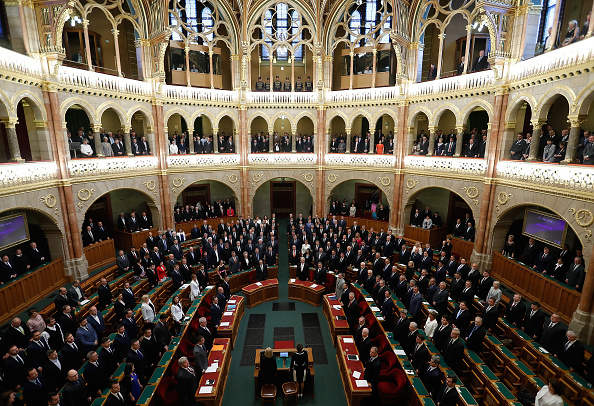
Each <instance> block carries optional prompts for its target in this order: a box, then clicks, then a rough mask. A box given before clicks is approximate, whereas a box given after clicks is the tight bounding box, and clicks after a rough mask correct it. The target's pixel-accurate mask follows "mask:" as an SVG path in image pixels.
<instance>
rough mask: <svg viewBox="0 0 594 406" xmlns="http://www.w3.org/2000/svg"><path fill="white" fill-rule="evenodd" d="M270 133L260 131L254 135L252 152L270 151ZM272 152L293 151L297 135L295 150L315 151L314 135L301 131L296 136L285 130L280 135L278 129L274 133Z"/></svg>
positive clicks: (302, 151) (299, 151)
mask: <svg viewBox="0 0 594 406" xmlns="http://www.w3.org/2000/svg"><path fill="white" fill-rule="evenodd" d="M270 137H271V135H270V134H264V133H261V132H260V133H258V134H256V135H254V136H253V138H252V140H251V149H250V151H251V153H252V154H258V153H264V152H270ZM272 137H273V138H272V152H293V144H292V143H293V139H292V137H295V152H298V153H313V152H314V146H315V145H314V144H315V143H314V139H315V137H314V135H308V134H304V135H301V133H298V134H295V135H294V136H291V135H289V133H287V132H285V133H284V134H283V135H279V134H278V132H277V131H275V132H274V133H273V134H272Z"/></svg>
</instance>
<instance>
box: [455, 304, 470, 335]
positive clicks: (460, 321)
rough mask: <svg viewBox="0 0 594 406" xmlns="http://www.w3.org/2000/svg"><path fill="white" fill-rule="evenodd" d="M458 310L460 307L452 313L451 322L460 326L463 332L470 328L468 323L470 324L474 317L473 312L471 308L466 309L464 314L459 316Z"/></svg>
mask: <svg viewBox="0 0 594 406" xmlns="http://www.w3.org/2000/svg"><path fill="white" fill-rule="evenodd" d="M458 310H460V308H459V307H456V308H455V309H454V312H453V313H452V321H451V324H453V325H455V326H456V327H458V328H459V329H460V334H461V333H462V332H463V331H466V329H467V328H468V325H469V324H470V319H471V318H472V314H470V310H465V311H463V312H462V314H460V317H458Z"/></svg>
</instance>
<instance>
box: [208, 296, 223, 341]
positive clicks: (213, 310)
mask: <svg viewBox="0 0 594 406" xmlns="http://www.w3.org/2000/svg"><path fill="white" fill-rule="evenodd" d="M222 315H223V310H222V307H221V306H219V298H218V297H217V296H215V297H213V298H212V304H211V305H210V322H211V323H212V325H213V327H214V328H215V332H216V329H217V328H218V327H219V324H220V322H221V317H222Z"/></svg>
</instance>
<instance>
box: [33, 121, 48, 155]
mask: <svg viewBox="0 0 594 406" xmlns="http://www.w3.org/2000/svg"><path fill="white" fill-rule="evenodd" d="M35 130H36V131H37V141H38V143H39V156H40V157H41V158H40V159H42V160H45V161H50V160H52V146H51V141H50V138H51V137H52V135H51V133H50V130H49V124H48V122H47V121H43V120H35Z"/></svg>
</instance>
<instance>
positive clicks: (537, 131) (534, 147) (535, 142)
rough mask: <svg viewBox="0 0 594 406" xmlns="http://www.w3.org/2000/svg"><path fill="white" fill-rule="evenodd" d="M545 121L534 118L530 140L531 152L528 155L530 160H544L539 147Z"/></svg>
mask: <svg viewBox="0 0 594 406" xmlns="http://www.w3.org/2000/svg"><path fill="white" fill-rule="evenodd" d="M544 123H545V121H542V120H532V121H531V122H530V124H532V127H533V130H532V141H530V154H529V155H528V159H526V161H528V162H535V161H542V158H540V157H539V156H538V149H539V148H540V135H541V134H542V126H543V125H544Z"/></svg>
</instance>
